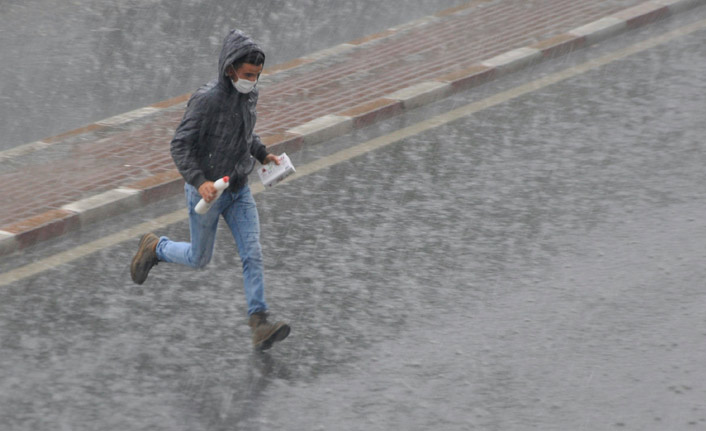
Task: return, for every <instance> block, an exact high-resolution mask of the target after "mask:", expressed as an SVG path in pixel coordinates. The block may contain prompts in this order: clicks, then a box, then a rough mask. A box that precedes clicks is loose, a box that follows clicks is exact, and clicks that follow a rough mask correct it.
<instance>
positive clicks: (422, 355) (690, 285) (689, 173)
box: [0, 8, 706, 431]
mask: <svg viewBox="0 0 706 431" xmlns="http://www.w3.org/2000/svg"><path fill="white" fill-rule="evenodd" d="M697 19H706V11H705V10H704V8H700V9H698V10H696V11H695V12H694V13H692V14H689V16H682V17H680V18H678V19H674V20H671V21H669V22H666V23H663V24H660V25H656V26H652V27H650V28H649V29H647V30H646V31H643V32H641V33H637V34H632V35H628V36H627V37H621V38H619V39H617V40H612V41H611V42H610V43H609V44H602V45H601V46H598V47H596V48H592V49H591V50H587V51H581V52H576V53H574V54H572V55H570V56H569V57H565V58H562V59H559V60H558V61H555V62H552V63H549V64H545V65H542V66H540V67H536V68H534V69H533V70H531V71H528V72H526V73H522V74H519V75H516V76H512V77H508V78H507V79H503V80H500V81H498V82H495V83H493V84H491V85H488V86H485V87H482V88H479V89H476V90H473V91H472V92H469V93H466V94H461V95H457V96H455V97H454V98H452V99H449V100H446V101H443V102H442V103H439V104H437V105H434V106H430V107H428V108H425V109H422V110H419V111H415V112H411V113H409V114H406V115H405V116H403V117H399V118H395V119H392V120H390V121H387V122H385V123H383V124H379V125H377V126H375V127H374V128H371V129H369V130H363V131H359V132H357V133H355V134H353V135H350V136H345V137H342V138H339V139H336V140H335V141H332V142H330V143H327V144H323V145H320V146H315V147H308V148H306V149H305V150H304V151H303V152H301V153H297V154H295V155H293V161H294V163H295V165H298V166H304V165H306V163H308V162H309V161H311V160H314V159H317V158H319V157H321V155H322V154H323V153H327V152H331V151H334V150H336V149H338V148H343V147H347V146H351V145H355V144H357V143H360V142H363V141H366V140H367V139H370V138H371V137H373V136H377V135H381V134H385V133H389V132H390V131H393V130H396V129H398V128H400V127H403V126H406V125H410V124H415V123H416V122H418V121H419V120H421V119H426V118H429V117H432V116H434V115H437V114H439V113H442V112H444V111H447V110H448V109H450V108H454V107H458V106H461V105H464V104H467V103H469V102H471V101H473V100H480V99H482V98H483V97H485V96H487V95H491V94H494V93H496V92H498V91H501V90H505V89H508V88H512V87H513V86H515V85H518V84H521V83H524V82H527V81H529V80H531V79H534V78H536V77H538V76H542V75H545V74H547V73H551V72H553V71H556V70H561V69H564V68H568V67H571V66H572V64H576V63H582V62H583V61H585V60H586V59H587V58H589V57H592V56H597V55H600V54H601V53H603V52H607V51H611V50H614V49H618V48H620V47H621V46H627V45H630V44H631V43H632V42H633V41H634V40H637V39H640V38H641V36H644V35H645V34H650V35H656V34H659V33H660V32H662V31H664V30H665V29H667V28H675V27H679V26H681V25H683V24H685V23H686V22H687V21H693V20H697ZM705 36H706V32H705V31H704V30H701V31H699V32H696V33H692V34H691V35H688V36H684V37H681V38H678V39H677V40H674V41H672V42H669V43H667V44H665V45H662V46H659V47H657V48H653V49H649V50H647V51H644V52H642V53H639V54H636V55H634V56H631V57H628V58H625V59H621V60H618V61H615V62H614V63H611V64H609V65H607V66H604V67H601V68H599V69H597V70H593V71H590V72H587V73H585V74H582V75H579V76H577V77H575V78H571V79H569V80H567V81H564V82H562V83H559V84H555V85H552V86H549V87H545V88H541V89H539V90H537V91H535V92H532V93H530V94H528V95H525V96H521V97H518V98H516V99H513V100H511V101H510V102H507V103H504V104H501V105H499V106H495V107H492V108H489V109H486V110H484V111H481V112H478V113H476V114H474V115H470V116H468V117H465V118H462V119H460V120H457V121H454V122H452V123H449V124H446V125H443V126H441V127H439V128H437V129H434V130H431V131H428V132H424V133H421V134H419V135H418V136H415V137H413V138H409V139H405V140H404V141H402V142H399V143H396V144H392V145H390V146H388V147H385V148H383V149H381V150H377V151H374V152H371V153H367V154H365V155H363V156H361V157H358V158H355V159H352V160H349V161H346V162H343V163H341V164H338V165H335V166H333V167H331V168H329V169H325V170H322V171H319V172H317V173H315V174H312V175H308V176H304V177H300V178H299V179H297V180H295V181H292V182H290V183H288V184H283V185H280V186H277V187H276V188H274V189H272V190H268V191H266V192H264V193H260V194H258V195H257V196H256V200H257V202H258V207H259V210H260V217H261V224H262V229H263V235H262V243H263V248H264V252H265V265H266V280H267V285H268V287H267V295H268V302H269V303H270V306H271V307H272V309H273V312H274V314H275V315H276V316H277V317H280V318H284V319H286V320H288V321H290V322H291V324H292V326H293V332H292V335H291V336H290V337H289V338H288V339H287V340H286V341H284V342H283V343H282V344H279V345H277V346H276V347H275V348H274V349H273V350H271V351H270V352H269V353H266V354H257V353H254V352H253V351H252V350H251V348H250V344H249V333H248V328H247V326H246V317H245V304H244V300H243V294H242V280H241V275H240V274H241V272H240V268H239V261H238V258H237V255H236V252H235V247H234V245H233V244H232V238H231V237H230V235H229V233H228V232H227V231H226V230H225V226H224V225H223V224H222V226H221V230H220V231H219V237H218V240H217V245H216V256H215V257H214V260H213V261H212V263H211V264H210V265H209V267H207V269H206V270H204V271H192V270H189V269H187V268H181V267H177V266H169V265H166V264H161V265H159V266H157V267H156V268H155V269H154V270H153V272H152V273H151V274H150V277H149V279H148V281H147V283H146V284H145V285H144V286H143V287H135V286H133V285H132V284H131V282H130V279H129V275H128V272H127V267H128V262H129V260H130V258H131V256H132V254H133V253H134V249H135V247H136V244H137V238H134V239H133V240H131V241H129V242H125V243H121V244H118V245H116V246H113V247H110V248H107V249H104V250H102V251H100V252H98V253H95V254H92V255H90V256H88V257H85V258H81V259H78V260H76V261H73V262H70V263H68V264H66V265H63V266H61V267H59V268H54V269H48V270H47V271H45V272H43V273H41V274H40V275H38V276H34V277H31V278H27V279H24V280H22V281H20V282H16V283H14V284H12V285H9V286H4V287H2V288H0V343H1V346H0V347H1V348H2V350H1V352H2V354H1V355H0V423H2V424H4V426H5V428H4V429H7V430H50V429H51V430H54V429H72V430H94V429H104V430H126V429H130V430H190V431H191V430H232V429H248V430H259V429H262V430H265V429H268V430H269V429H287V430H312V429H313V430H317V429H320V430H324V429H340V430H362V429H365V430H388V429H408V430H427V429H439V430H467V429H478V430H526V429H542V430H567V429H571V430H582V429H585V430H598V429H600V430H606V429H620V430H664V429H676V430H689V429H699V428H703V427H704V426H706V406H705V405H704V402H703V400H704V399H706V372H704V368H703V364H704V363H706V345H705V344H704V341H706V318H705V317H704V311H703V310H704V309H706V290H705V289H704V279H706V267H705V266H704V264H703V262H704V259H705V258H706V222H705V221H704V218H703V214H704V211H705V210H706V195H705V194H704V189H703V184H704V183H706V172H705V171H704V169H703V167H704V165H706V151H704V143H703V136H704V135H705V134H706V124H705V123H704V121H703V106H705V105H706V82H704V80H703V70H705V68H706V47H704V44H703V43H702V41H703V39H704V37H705ZM182 200H183V199H182V198H175V199H169V200H167V201H164V202H161V203H160V204H158V205H154V206H152V207H149V208H145V209H143V210H141V211H136V212H134V213H132V214H130V215H128V216H125V217H121V218H118V219H112V220H108V221H106V223H105V224H103V225H100V226H95V227H94V228H92V229H89V230H86V231H84V232H81V233H77V234H75V235H71V236H68V237H66V238H63V239H61V240H56V241H52V242H50V243H47V244H46V245H43V246H41V247H36V248H34V249H32V250H29V251H27V252H26V253H24V254H22V255H15V256H11V257H9V258H6V259H5V260H4V261H3V262H2V263H0V269H2V270H7V269H9V268H11V267H13V266H17V265H20V264H22V263H28V262H32V261H34V260H35V259H37V258H39V257H42V256H46V255H50V254H52V253H55V252H58V251H61V250H66V249H71V248H72V247H75V246H79V245H80V244H82V243H84V242H86V241H88V240H91V239H94V238H96V237H99V236H102V235H107V234H109V233H112V232H116V231H119V230H121V229H123V228H125V227H128V226H132V225H134V224H136V223H139V222H142V221H144V220H147V219H150V218H152V217H154V216H156V215H159V214H163V213H165V212H168V211H173V210H176V209H177V208H179V207H181V206H182V205H183V203H182ZM158 233H159V234H166V235H169V236H171V237H173V238H181V239H186V238H187V237H188V226H187V224H186V223H185V222H181V223H177V224H174V225H171V226H168V227H165V228H162V229H160V230H158Z"/></svg>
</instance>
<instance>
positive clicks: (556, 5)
mask: <svg viewBox="0 0 706 431" xmlns="http://www.w3.org/2000/svg"><path fill="white" fill-rule="evenodd" d="M705 4H706V0H653V1H643V0H620V1H601V0H584V1H580V2H577V1H575V0H523V1H519V0H476V1H471V2H469V3H467V4H465V5H463V6H460V7H456V8H452V9H448V10H444V11H440V12H438V13H436V14H434V15H431V16H428V17H425V18H423V19H420V20H417V21H413V22H410V23H408V24H405V25H402V26H398V27H394V28H390V29H388V30H386V31H384V32H381V33H378V34H374V35H370V36H368V37H366V38H363V39H359V40H355V41H351V42H349V43H344V44H341V45H337V46H334V47H332V48H330V49H327V50H325V51H321V52H317V53H313V54H310V55H308V56H306V57H303V58H299V59H297V60H294V61H291V62H288V63H286V64H281V65H276V66H274V67H267V68H266V70H265V74H264V76H263V78H262V79H261V82H260V84H259V86H260V101H259V103H258V114H259V115H258V124H257V125H256V131H257V133H259V134H260V136H261V137H262V138H263V141H264V142H265V144H266V145H267V146H268V147H269V149H270V151H271V152H275V153H279V152H282V151H287V152H294V151H297V150H298V149H300V148H301V147H302V146H303V145H305V144H312V143H317V142H322V141H325V140H327V139H330V138H333V137H335V136H339V135H342V134H344V133H346V132H348V131H350V130H353V129H355V128H360V127H365V126H366V125H369V124H371V123H373V122H375V121H378V120H381V119H385V118H389V117H391V116H394V115H397V114H399V113H401V112H403V111H405V110H408V109H413V108H415V107H418V106H421V105H423V104H427V103H431V102H433V101H436V100H439V99H441V98H443V97H446V96H448V95H450V94H452V93H454V92H458V91H461V90H466V89H468V88H470V87H473V86H475V85H479V84H482V83H484V82H487V81H489V80H492V79H494V78H496V77H498V76H502V75H503V74H506V73H509V72H513V71H515V70H518V69H521V68H523V67H526V66H528V65H531V64H536V63H538V62H541V61H543V60H544V59H547V58H551V57H554V56H558V55H562V54H565V53H567V52H569V51H571V50H574V49H578V48H581V47H584V46H587V45H590V44H592V43H595V42H597V41H600V40H602V39H604V38H607V37H610V36H612V35H615V34H618V33H620V32H623V31H626V30H629V29H631V28H636V27H639V26H642V25H645V24H648V23H650V22H653V21H655V20H658V19H661V18H665V17H668V16H669V15H670V14H673V13H677V12H680V11H684V10H687V9H689V8H691V7H694V6H698V5H705ZM264 48H265V49H267V47H264ZM211 78H213V76H212V77H205V78H204V82H206V81H208V80H209V79H211ZM188 97H189V95H183V96H181V97H177V98H175V99H171V100H167V101H164V102H161V103H157V104H154V105H151V106H147V107H145V108H142V109H139V110H136V111H132V112H128V113H126V114H123V115H120V116H116V117H112V118H108V119H105V120H103V121H99V122H96V123H94V124H90V125H88V126H86V127H83V128H81V129H77V130H73V131H70V132H67V133H64V134H62V135H59V136H55V137H51V138H47V139H43V140H41V141H37V142H33V143H30V144H26V145H22V146H19V147H16V148H13V149H10V150H7V151H3V152H0V183H2V184H3V187H2V190H1V191H0V198H1V199H2V201H3V202H5V204H4V205H3V206H2V208H0V254H7V253H10V252H13V251H16V250H20V249H22V248H25V247H28V246H30V245H32V244H36V243H37V242H39V241H42V240H45V239H49V238H53V237H56V236H58V235H62V234H64V233H66V232H68V231H71V230H75V229H78V228H80V227H81V226H82V225H85V224H87V223H91V222H93V221H96V220H100V219H103V218H105V217H108V216H112V215H115V214H119V213H121V212H125V211H129V210H131V209H134V208H136V207H139V206H141V205H144V204H147V203H149V202H152V201H154V200H157V199H160V198H163V197H167V196H171V195H173V194H174V193H183V180H182V179H181V176H180V175H179V173H178V172H177V171H176V169H175V167H174V164H173V162H172V160H171V156H170V153H169V143H170V141H171V139H172V136H173V133H174V130H175V128H176V127H177V125H178V124H179V121H180V120H181V117H182V115H183V111H184V108H185V104H186V101H187V100H188ZM25 191H28V192H25ZM10 203H11V204H10Z"/></svg>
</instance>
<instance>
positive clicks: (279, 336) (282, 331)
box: [255, 323, 292, 351]
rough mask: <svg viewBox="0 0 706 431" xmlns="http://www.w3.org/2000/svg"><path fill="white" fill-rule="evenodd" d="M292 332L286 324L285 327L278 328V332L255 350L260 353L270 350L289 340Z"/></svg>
mask: <svg viewBox="0 0 706 431" xmlns="http://www.w3.org/2000/svg"><path fill="white" fill-rule="evenodd" d="M291 330H292V328H291V327H290V326H289V325H287V324H286V323H285V324H284V325H282V326H280V327H279V328H277V330H276V331H275V332H273V333H272V335H270V337H269V338H267V339H266V340H263V341H262V343H260V346H256V347H255V348H256V349H257V350H259V351H263V350H268V349H270V348H271V347H272V345H273V344H274V343H276V342H278V341H282V340H284V339H285V338H287V337H288V336H289V333H290V331H291Z"/></svg>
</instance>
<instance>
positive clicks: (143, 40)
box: [0, 0, 465, 150]
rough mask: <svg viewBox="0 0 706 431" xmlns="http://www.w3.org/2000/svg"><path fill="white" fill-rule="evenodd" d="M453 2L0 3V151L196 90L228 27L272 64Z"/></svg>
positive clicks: (455, 0)
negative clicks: (238, 31) (241, 33)
mask: <svg viewBox="0 0 706 431" xmlns="http://www.w3.org/2000/svg"><path fill="white" fill-rule="evenodd" d="M462 3H465V2H464V1H463V0H435V1H433V2H430V1H424V0H404V1H395V2H379V1H371V0H364V1H360V0H359V1H355V2H351V1H343V0H334V1H322V0H298V1H297V2H295V3H293V2H288V1H284V0H275V1H266V2H265V1H255V0H238V1H232V0H228V1H226V0H215V1H209V2H203V1H194V0H186V1H183V0H182V1H172V0H144V1H135V0H129V1H118V2H116V1H113V0H80V1H71V2H68V1H59V0H22V1H14V0H8V1H2V2H0V58H1V59H2V64H3V67H2V69H0V130H2V131H3V133H2V134H0V150H6V149H9V148H12V147H14V146H17V145H21V144H25V143H29V142H32V141H36V140H40V139H43V138H47V137H50V136H54V135H58V134H59V133H63V132H66V131H68V130H72V129H75V128H78V127H82V126H85V125H87V124H90V123H92V122H94V121H99V120H102V119H105V118H108V117H111V116H113V115H118V114H122V113H125V112H128V111H131V110H133V109H137V108H142V107H144V106H147V105H150V104H152V103H156V102H161V101H163V100H166V99H169V98H171V97H176V96H181V95H183V94H186V93H189V92H192V91H194V90H195V89H196V88H198V87H200V86H201V85H202V84H204V83H206V82H208V81H210V80H211V79H213V78H214V77H215V76H216V74H217V73H216V71H217V70H218V65H217V61H218V53H219V52H220V48H221V45H222V41H223V38H224V37H225V35H226V34H227V32H228V30H229V29H231V28H240V29H242V30H244V31H246V32H247V33H248V34H250V35H251V36H252V37H254V38H255V40H256V41H257V42H258V43H259V44H260V45H261V46H262V47H263V49H264V50H265V52H266V53H267V64H268V65H275V64H279V63H283V62H285V61H288V60H292V59H294V58H298V57H302V56H304V55H307V54H311V53H313V52H316V51H319V50H321V49H325V48H329V47H331V46H333V45H336V44H339V43H343V42H348V41H351V40H354V39H357V38H360V37H363V36H367V35H369V34H372V33H376V32H379V31H382V30H384V29H386V28H388V27H392V26H395V25H400V24H404V23H406V22H408V21H411V20H414V19H417V18H421V17H423V16H426V15H429V14H433V13H434V12H437V11H439V10H442V9H444V8H448V7H452V6H457V5H459V4H462Z"/></svg>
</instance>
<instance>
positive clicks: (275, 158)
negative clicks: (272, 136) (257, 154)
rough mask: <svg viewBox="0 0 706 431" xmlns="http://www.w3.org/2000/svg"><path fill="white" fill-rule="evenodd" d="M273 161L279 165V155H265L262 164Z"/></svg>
mask: <svg viewBox="0 0 706 431" xmlns="http://www.w3.org/2000/svg"><path fill="white" fill-rule="evenodd" d="M272 162H274V164H275V165H277V166H279V156H275V155H274V154H268V155H267V157H265V160H263V163H262V164H263V165H266V164H268V163H272Z"/></svg>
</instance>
